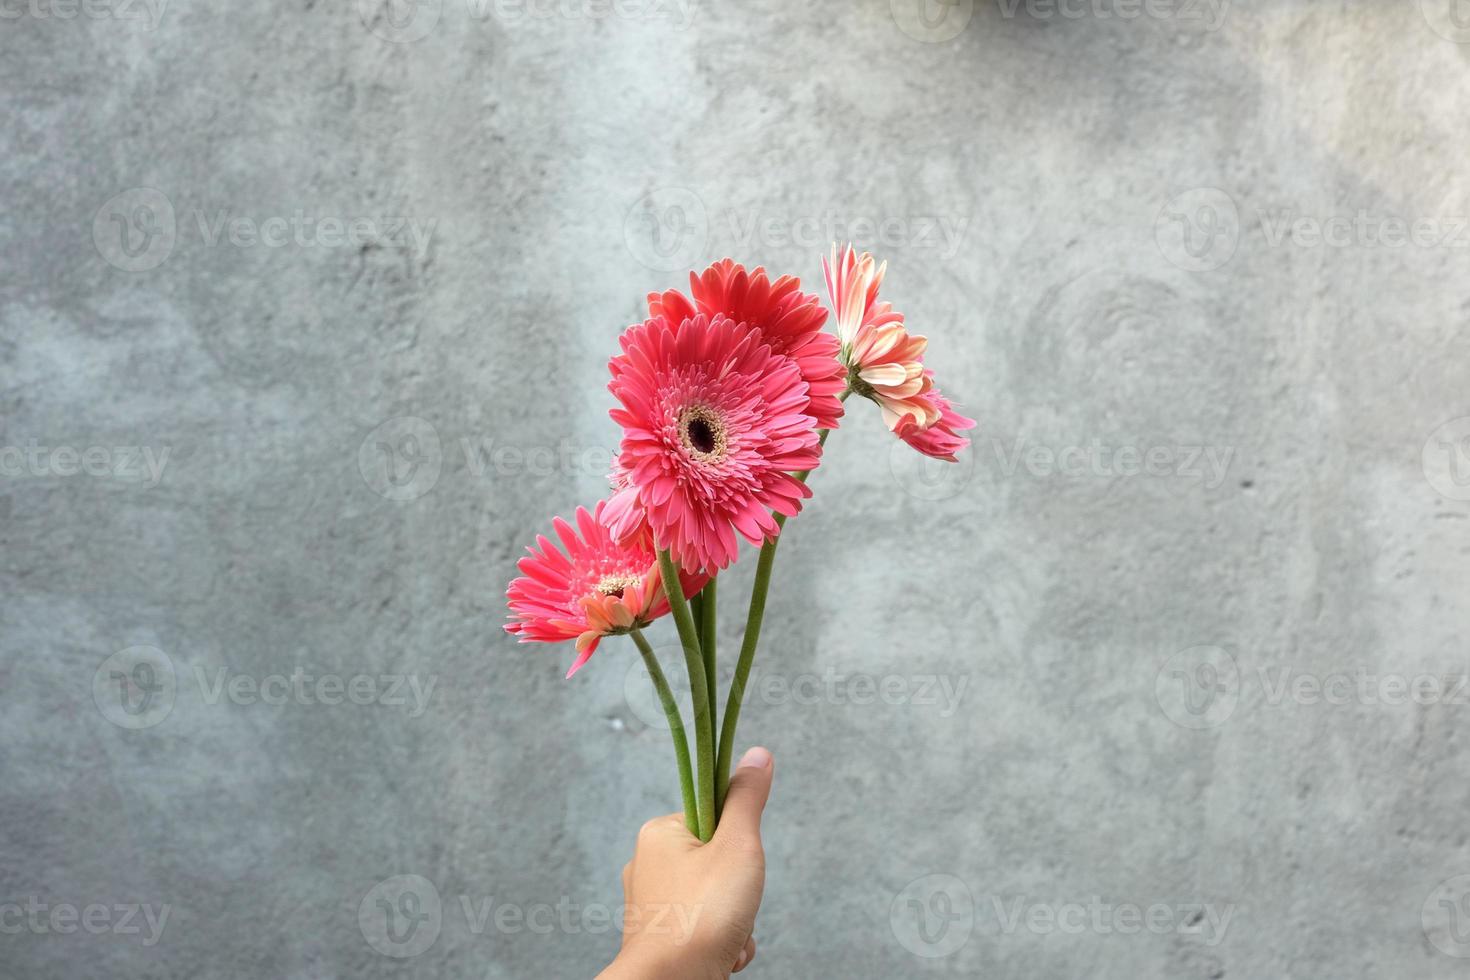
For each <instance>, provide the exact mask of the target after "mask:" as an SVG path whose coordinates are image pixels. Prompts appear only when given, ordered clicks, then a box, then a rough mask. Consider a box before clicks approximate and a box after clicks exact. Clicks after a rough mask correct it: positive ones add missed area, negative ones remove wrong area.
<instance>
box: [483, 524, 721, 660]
mask: <svg viewBox="0 0 1470 980" xmlns="http://www.w3.org/2000/svg"><path fill="white" fill-rule="evenodd" d="M605 503H606V502H605V501H600V502H599V503H598V504H597V507H596V509H595V510H594V511H592V512H590V513H589V512H588V510H587V509H586V508H585V507H578V508H577V513H576V522H577V524H576V527H573V526H572V525H571V524H569V523H567V522H566V521H564V520H562V519H561V518H560V517H558V518H555V519H554V520H553V521H552V527H553V528H554V529H555V530H556V534H557V537H558V538H559V539H560V541H561V548H558V547H557V546H556V543H555V542H553V541H552V540H551V539H550V538H548V537H546V536H545V535H538V536H537V538H536V547H529V548H527V549H526V550H527V551H528V552H530V554H529V555H528V556H527V557H525V558H522V559H521V560H520V562H519V566H518V567H519V568H520V570H521V573H522V574H521V577H520V578H517V579H516V580H515V581H513V582H511V583H510V587H509V588H508V589H507V590H506V600H507V602H508V604H509V606H510V612H511V616H510V619H511V621H510V622H509V623H506V625H505V628H506V631H507V632H510V633H513V634H516V635H517V636H519V637H520V640H521V642H522V643H529V642H541V643H556V642H561V641H564V640H575V641H576V650H577V654H578V656H577V659H576V661H575V662H574V663H573V664H572V666H571V669H570V670H568V671H567V676H568V677H571V676H572V675H573V674H575V673H576V672H577V671H578V670H580V669H581V667H582V665H583V664H585V663H586V662H587V660H588V659H589V658H590V657H591V656H592V654H593V653H594V652H595V651H596V650H597V644H598V643H599V642H600V641H601V640H602V638H603V637H604V636H611V635H615V634H618V633H627V632H629V631H631V630H632V629H634V628H635V627H637V628H642V627H644V626H647V625H648V624H649V623H650V622H652V621H653V620H655V619H658V618H659V617H660V616H662V615H664V614H665V613H667V612H668V611H669V601H668V596H667V595H665V594H664V588H663V583H662V581H661V580H660V578H659V569H658V556H657V555H655V554H654V552H653V549H652V547H651V546H650V545H649V544H648V543H647V542H646V541H644V542H640V541H637V540H636V539H635V540H634V541H633V542H632V543H631V544H627V545H620V544H618V543H617V542H616V541H614V540H613V538H612V536H611V535H610V534H609V533H608V530H607V527H606V526H605V525H604V523H603V516H604V515H603V509H604V506H605ZM682 579H683V581H682V583H681V584H682V585H683V588H684V594H685V595H686V596H690V595H693V594H695V593H696V592H698V591H699V590H700V589H702V588H704V584H705V582H706V581H708V576H704V575H699V574H696V573H691V572H685V573H684V574H683V575H682Z"/></svg>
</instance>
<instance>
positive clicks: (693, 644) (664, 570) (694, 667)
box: [658, 548, 715, 841]
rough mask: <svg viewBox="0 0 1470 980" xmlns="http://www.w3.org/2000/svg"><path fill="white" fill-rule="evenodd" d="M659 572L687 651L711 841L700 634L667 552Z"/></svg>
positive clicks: (706, 832) (711, 737) (710, 750)
mask: <svg viewBox="0 0 1470 980" xmlns="http://www.w3.org/2000/svg"><path fill="white" fill-rule="evenodd" d="M658 570H659V574H660V575H662V576H663V582H664V593H665V594H666V595H667V596H668V598H669V610H670V611H671V612H672V613H673V616H674V625H676V626H677V627H678V628H679V643H680V644H681V645H682V646H683V647H684V666H685V667H687V668H688V669H689V697H690V699H691V700H692V701H693V702H694V742H695V745H696V746H697V748H698V752H699V783H698V791H697V792H696V793H695V800H696V803H697V807H696V809H697V810H698V812H699V831H698V837H699V839H700V840H702V841H707V840H709V839H710V838H711V837H712V836H714V832H715V726H714V720H713V718H711V716H710V706H709V681H707V680H706V679H705V676H704V658H703V656H702V654H701V653H700V650H699V631H698V630H697V629H696V627H695V625H694V617H693V616H692V615H691V614H690V612H689V601H688V600H687V599H685V598H684V585H683V583H682V582H680V580H679V568H678V566H677V565H675V564H674V559H673V558H672V557H670V555H669V550H668V549H667V548H662V549H660V550H659V553H658Z"/></svg>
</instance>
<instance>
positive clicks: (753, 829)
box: [715, 747, 775, 843]
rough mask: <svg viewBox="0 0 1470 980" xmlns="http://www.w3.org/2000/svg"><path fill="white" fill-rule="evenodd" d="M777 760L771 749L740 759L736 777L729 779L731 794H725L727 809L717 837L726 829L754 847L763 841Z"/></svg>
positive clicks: (746, 754)
mask: <svg viewBox="0 0 1470 980" xmlns="http://www.w3.org/2000/svg"><path fill="white" fill-rule="evenodd" d="M774 773H775V760H773V759H772V758H771V753H770V750H769V749H763V748H760V747H756V748H753V749H749V750H747V751H746V753H745V754H744V755H743V756H741V757H740V762H739V763H738V764H737V765H736V766H735V775H734V776H732V777H731V778H730V791H729V792H728V793H726V794H725V809H724V810H723V811H721V813H720V825H719V827H718V828H716V830H715V833H716V835H718V834H719V833H720V831H723V830H724V829H725V828H726V827H729V828H730V830H731V831H733V832H735V833H736V834H737V835H739V836H740V837H742V838H746V839H747V840H749V841H751V842H752V843H754V842H757V841H759V840H760V839H761V813H762V812H763V811H764V810H765V808H766V800H767V799H768V798H769V797H770V795H771V777H772V775H774Z"/></svg>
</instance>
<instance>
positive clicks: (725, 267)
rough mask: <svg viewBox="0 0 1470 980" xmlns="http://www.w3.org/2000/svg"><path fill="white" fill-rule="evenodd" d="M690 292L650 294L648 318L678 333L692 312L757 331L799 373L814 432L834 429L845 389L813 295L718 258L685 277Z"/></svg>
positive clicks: (792, 280) (793, 282)
mask: <svg viewBox="0 0 1470 980" xmlns="http://www.w3.org/2000/svg"><path fill="white" fill-rule="evenodd" d="M689 293H690V295H689V296H685V295H684V294H683V293H681V292H679V291H678V290H677V289H670V290H667V291H666V292H663V293H649V294H648V315H649V316H655V317H656V316H661V317H663V318H664V319H666V320H668V321H669V323H670V325H672V326H673V327H674V328H675V329H676V330H677V329H678V328H679V326H680V325H681V324H682V323H683V322H684V321H685V320H687V319H689V318H691V317H693V316H694V315H695V314H696V313H703V314H704V315H705V316H706V317H709V318H711V319H713V318H714V317H716V316H727V317H729V318H730V319H732V320H734V321H735V322H736V323H743V324H745V325H746V326H750V327H755V328H757V329H758V330H760V332H761V339H762V340H763V341H764V342H765V343H767V344H769V345H770V347H771V350H772V351H774V352H775V353H777V354H784V355H785V356H787V357H789V358H791V359H792V360H793V361H795V362H796V365H797V367H798V368H799V369H800V370H801V377H802V379H803V380H804V381H806V383H807V397H808V399H809V401H808V404H807V408H806V412H807V414H809V415H811V416H812V417H813V418H814V419H815V420H816V423H817V428H819V429H835V428H837V420H838V419H840V418H841V417H842V402H841V400H839V398H838V397H837V396H838V395H840V394H842V389H843V388H844V386H845V381H844V378H843V368H842V364H841V362H839V361H838V360H837V351H838V344H837V341H836V340H835V339H834V338H833V337H832V335H831V334H829V333H827V332H826V331H824V330H823V329H822V328H823V327H824V326H825V325H826V323H827V311H826V310H824V309H823V308H822V305H821V302H820V301H819V300H818V299H817V297H816V296H813V295H812V294H810V293H803V292H802V291H801V280H800V279H797V278H796V277H795V276H782V277H781V278H779V279H777V280H776V281H775V282H771V281H770V278H769V277H767V275H766V270H765V269H764V268H762V267H761V266H756V268H755V269H754V270H753V271H746V269H745V267H744V266H743V265H740V264H739V263H737V262H735V261H734V260H733V259H721V260H720V261H718V262H716V263H715V264H714V265H711V266H710V267H709V268H708V269H706V270H704V272H703V273H701V274H699V275H696V274H694V273H693V272H691V273H689ZM691 297H692V298H691Z"/></svg>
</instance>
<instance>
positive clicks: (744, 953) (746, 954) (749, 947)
mask: <svg viewBox="0 0 1470 980" xmlns="http://www.w3.org/2000/svg"><path fill="white" fill-rule="evenodd" d="M753 959H755V937H754V936H751V937H750V938H749V939H747V940H746V941H745V948H744V949H742V950H741V951H740V955H739V956H738V957H736V959H735V967H734V969H732V970H731V971H730V972H731V973H739V972H740V971H741V970H743V969H745V968H746V967H747V966H750V961H751V960H753Z"/></svg>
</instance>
